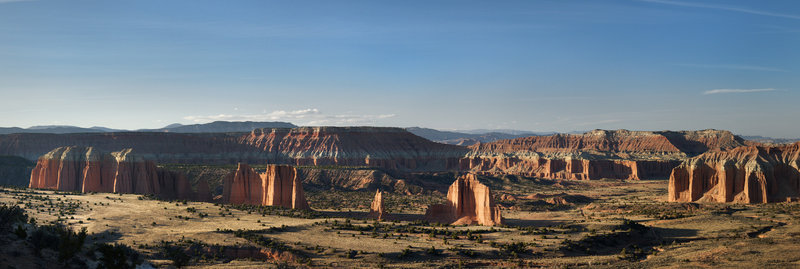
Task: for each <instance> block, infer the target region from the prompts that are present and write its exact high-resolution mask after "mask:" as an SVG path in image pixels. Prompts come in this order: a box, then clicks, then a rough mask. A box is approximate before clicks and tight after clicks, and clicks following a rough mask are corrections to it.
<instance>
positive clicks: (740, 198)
mask: <svg viewBox="0 0 800 269" xmlns="http://www.w3.org/2000/svg"><path fill="white" fill-rule="evenodd" d="M799 196H800V142H798V143H794V144H790V145H784V146H744V147H739V148H735V149H732V150H729V151H717V152H708V153H705V154H702V155H700V156H697V157H694V158H691V159H688V160H686V161H684V162H683V163H681V165H680V166H678V167H676V168H675V169H673V170H672V174H671V176H670V179H669V201H674V202H693V201H701V202H735V203H768V202H781V201H786V200H787V198H793V197H799Z"/></svg>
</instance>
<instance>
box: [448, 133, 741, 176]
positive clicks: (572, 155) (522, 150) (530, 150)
mask: <svg viewBox="0 0 800 269" xmlns="http://www.w3.org/2000/svg"><path fill="white" fill-rule="evenodd" d="M744 144H745V142H744V140H742V139H741V138H739V137H737V136H735V135H733V134H732V133H730V132H728V131H717V130H703V131H682V132H671V131H663V132H645V131H628V130H616V131H606V130H594V131H591V132H587V133H584V134H580V135H576V134H556V135H551V136H532V137H524V138H517V139H509V140H500V141H496V142H492V143H485V144H476V145H473V146H471V147H470V149H471V150H472V151H471V152H470V153H468V154H467V156H466V157H465V158H462V159H461V160H460V162H459V169H460V170H462V171H471V172H475V173H484V174H518V175H525V176H534V177H543V178H550V179H600V178H613V179H658V178H667V177H668V176H669V173H670V172H671V171H672V168H674V167H675V166H677V165H678V164H680V162H681V161H682V160H683V159H685V158H687V157H690V156H694V155H697V154H700V153H703V152H706V151H709V150H724V149H730V148H734V147H737V146H742V145H744Z"/></svg>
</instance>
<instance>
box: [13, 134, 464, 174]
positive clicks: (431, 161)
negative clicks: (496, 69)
mask: <svg viewBox="0 0 800 269" xmlns="http://www.w3.org/2000/svg"><path fill="white" fill-rule="evenodd" d="M69 145H77V146H85V147H93V148H95V149H97V150H101V151H106V152H111V151H117V150H119V149H122V148H135V149H136V151H137V155H138V156H141V157H143V158H146V159H149V160H154V161H158V162H161V163H204V164H236V163H239V162H241V163H261V162H263V161H264V160H266V161H268V162H269V163H280V164H292V165H338V166H372V167H381V168H386V169H392V170H409V171H427V170H433V171H438V170H444V169H445V168H446V167H448V166H449V167H454V166H457V164H458V159H459V158H460V157H462V156H463V155H464V154H465V153H466V152H468V149H466V148H464V147H460V146H453V145H444V144H439V143H435V142H431V141H428V140H426V139H424V138H421V137H418V136H416V135H413V134H411V133H409V132H407V131H405V130H403V129H400V128H383V127H313V128H312V127H308V128H305V127H304V128H277V129H256V130H254V131H252V132H250V133H198V134H183V133H134V132H131V133H84V134H10V135H0V155H16V156H22V157H25V158H27V159H31V160H35V159H36V158H38V157H39V156H41V155H42V154H45V153H47V152H49V151H50V150H52V149H53V148H56V147H61V146H69Z"/></svg>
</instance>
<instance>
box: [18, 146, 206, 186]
mask: <svg viewBox="0 0 800 269" xmlns="http://www.w3.org/2000/svg"><path fill="white" fill-rule="evenodd" d="M28 186H29V187H31V188H44V189H54V190H62V191H80V192H118V193H138V194H154V195H157V196H159V197H162V198H165V199H193V198H194V197H195V195H194V193H193V192H192V191H191V186H189V182H188V181H187V180H186V178H185V177H184V176H183V175H182V174H180V173H175V172H171V171H167V170H163V169H160V168H158V167H156V166H155V163H153V162H152V161H148V160H144V159H143V158H141V157H138V156H136V155H135V154H133V153H132V150H131V149H126V150H122V151H118V152H113V153H106V152H101V151H98V150H96V149H94V148H91V147H74V146H70V147H60V148H56V149H54V150H52V151H50V152H49V153H47V154H45V155H43V156H42V157H41V158H39V160H38V162H37V164H36V167H35V168H34V169H33V171H32V172H31V180H30V184H29V185H28Z"/></svg>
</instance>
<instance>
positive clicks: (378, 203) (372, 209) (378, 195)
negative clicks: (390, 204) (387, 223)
mask: <svg viewBox="0 0 800 269" xmlns="http://www.w3.org/2000/svg"><path fill="white" fill-rule="evenodd" d="M369 216H370V217H372V218H376V219H378V220H383V219H385V218H386V211H384V209H383V193H382V192H381V190H380V189H378V191H376V192H375V198H374V199H372V204H370V206H369Z"/></svg>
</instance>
